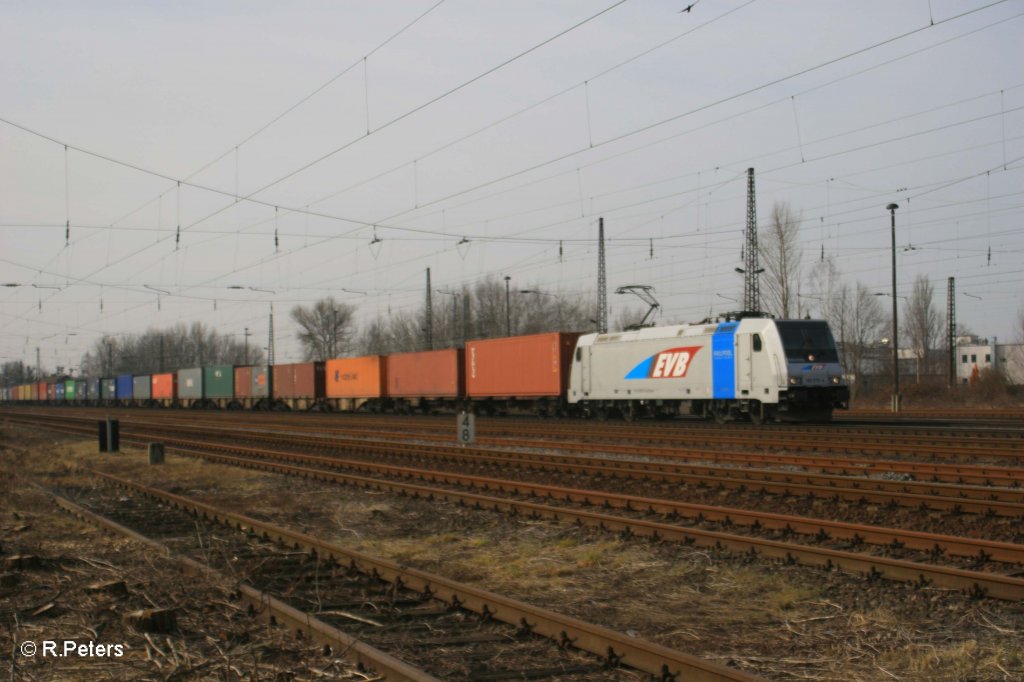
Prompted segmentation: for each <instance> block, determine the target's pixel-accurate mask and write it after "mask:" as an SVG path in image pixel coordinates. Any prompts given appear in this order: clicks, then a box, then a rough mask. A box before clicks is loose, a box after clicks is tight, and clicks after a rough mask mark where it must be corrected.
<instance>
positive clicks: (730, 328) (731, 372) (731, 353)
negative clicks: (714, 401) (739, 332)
mask: <svg viewBox="0 0 1024 682" xmlns="http://www.w3.org/2000/svg"><path fill="white" fill-rule="evenodd" d="M737 326H739V322H722V323H721V324H719V325H718V327H717V328H716V329H715V333H714V335H713V336H712V337H711V383H712V387H713V389H714V393H713V395H714V397H715V398H723V399H724V398H735V397H736V327H737Z"/></svg>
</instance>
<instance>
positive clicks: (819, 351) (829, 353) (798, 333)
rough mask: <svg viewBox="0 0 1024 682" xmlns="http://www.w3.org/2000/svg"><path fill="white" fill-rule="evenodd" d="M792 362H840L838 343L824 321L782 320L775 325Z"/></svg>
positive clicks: (787, 355) (787, 356)
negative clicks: (837, 350)
mask: <svg viewBox="0 0 1024 682" xmlns="http://www.w3.org/2000/svg"><path fill="white" fill-rule="evenodd" d="M775 325H776V326H777V327H778V328H779V335H780V336H781V337H782V347H783V348H785V349H786V358H787V359H789V360H790V361H791V362H839V354H838V353H837V352H836V342H835V341H834V340H833V339H832V332H831V331H829V328H828V323H827V322H825V321H823V320H780V321H778V322H776V323H775Z"/></svg>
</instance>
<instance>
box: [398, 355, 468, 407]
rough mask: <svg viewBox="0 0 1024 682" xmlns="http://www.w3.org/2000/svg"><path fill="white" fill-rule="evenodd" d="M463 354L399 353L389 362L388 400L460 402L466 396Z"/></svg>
mask: <svg viewBox="0 0 1024 682" xmlns="http://www.w3.org/2000/svg"><path fill="white" fill-rule="evenodd" d="M462 357H463V356H462V351H461V350H459V349H456V348H450V349H446V350H429V351H423V352H421V353H398V354H397V355H389V356H388V359H387V370H388V371H387V375H388V397H389V398H458V397H460V396H462V394H463V393H464V392H465V390H464V389H465V381H464V375H463V373H462V369H463V362H462Z"/></svg>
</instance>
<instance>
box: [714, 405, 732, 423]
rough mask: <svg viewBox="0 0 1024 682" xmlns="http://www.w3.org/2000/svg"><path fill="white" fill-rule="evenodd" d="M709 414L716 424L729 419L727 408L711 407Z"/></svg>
mask: <svg viewBox="0 0 1024 682" xmlns="http://www.w3.org/2000/svg"><path fill="white" fill-rule="evenodd" d="M711 416H712V417H713V418H714V420H715V423H716V424H724V423H726V422H727V421H729V408H728V407H724V408H723V407H712V408H711Z"/></svg>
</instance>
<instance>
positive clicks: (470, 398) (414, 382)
mask: <svg viewBox="0 0 1024 682" xmlns="http://www.w3.org/2000/svg"><path fill="white" fill-rule="evenodd" d="M0 399H2V400H4V401H5V402H13V403H37V404H38V403H48V404H63V403H70V404H77V405H83V406H84V405H104V406H126V407H127V406H150V407H152V406H167V407H192V408H226V409H295V410H323V411H355V410H366V411H373V412H379V411H393V412H399V413H410V412H413V411H420V412H434V411H443V410H461V409H470V410H473V411H475V412H478V413H483V414H499V413H531V414H536V415H540V416H578V417H590V418H597V419H608V418H613V417H614V418H622V419H626V420H632V419H636V418H640V417H655V418H669V417H675V416H679V415H696V416H702V417H706V418H713V419H715V420H716V421H718V422H720V423H721V422H727V421H733V420H750V421H752V422H755V423H762V422H767V421H775V420H782V421H824V420H828V419H830V418H831V416H832V412H833V410H834V409H837V408H839V409H845V408H847V407H848V401H849V390H848V388H847V386H846V383H845V381H844V379H843V373H842V368H841V366H840V363H839V356H838V353H837V350H836V345H835V341H834V340H833V338H832V334H831V332H830V331H829V327H828V324H827V323H826V322H824V321H822V320H775V319H771V318H769V317H766V316H762V315H756V314H754V315H752V314H738V315H730V316H726V318H725V319H724V320H715V321H710V320H709V321H705V322H703V323H699V324H684V325H674V326H664V327H647V328H642V329H638V330H633V331H626V332H618V333H610V334H579V333H573V332H553V333H544V334H532V335H527V336H512V337H504V338H495V339H477V340H472V341H467V342H466V347H465V349H460V348H449V349H443V350H431V351H422V352H414V353H398V354H394V355H386V356H385V355H370V356H361V357H349V358H334V359H330V360H327V361H325V362H307V363H298V364H286V365H274V366H272V367H248V366H245V367H234V366H231V365H220V366H215V367H205V368H190V369H181V370H178V371H177V372H167V373H160V374H152V375H132V374H124V375H120V376H117V377H107V378H94V379H61V380H52V381H45V382H37V383H33V384H23V385H20V386H14V387H10V388H4V389H2V392H0Z"/></svg>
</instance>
